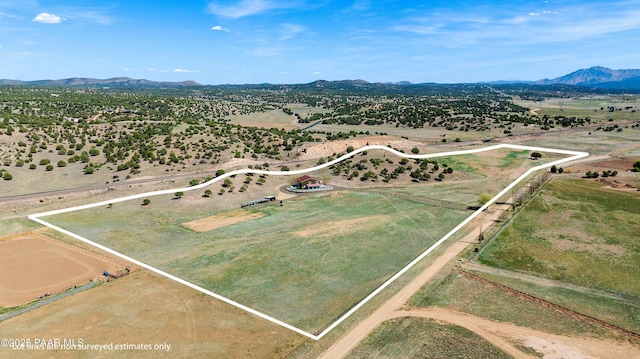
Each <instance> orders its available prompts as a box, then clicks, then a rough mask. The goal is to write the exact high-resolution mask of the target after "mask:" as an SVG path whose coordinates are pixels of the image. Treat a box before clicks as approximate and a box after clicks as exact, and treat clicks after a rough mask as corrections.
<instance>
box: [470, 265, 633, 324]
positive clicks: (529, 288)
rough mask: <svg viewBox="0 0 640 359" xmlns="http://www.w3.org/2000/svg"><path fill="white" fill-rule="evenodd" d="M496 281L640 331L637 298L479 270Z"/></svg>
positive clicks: (484, 275) (480, 273)
mask: <svg viewBox="0 0 640 359" xmlns="http://www.w3.org/2000/svg"><path fill="white" fill-rule="evenodd" d="M476 274H478V275H480V276H482V277H485V278H487V279H490V280H492V281H494V282H497V283H500V284H502V285H506V286H508V287H511V288H514V289H516V290H519V291H521V292H525V293H529V294H531V295H533V296H536V297H538V298H542V299H545V300H548V301H550V302H552V303H555V304H559V305H561V306H564V307H567V308H570V309H572V310H575V311H577V312H579V313H582V314H586V315H589V316H591V317H594V318H598V319H600V320H603V321H606V322H607V323H611V324H615V325H617V326H619V327H622V328H626V329H628V330H631V331H633V332H636V333H638V332H640V304H638V302H637V298H635V297H632V296H629V297H624V296H616V295H611V293H609V292H601V291H594V290H588V289H584V288H580V287H577V288H572V287H564V286H561V285H547V284H541V283H536V282H535V281H531V280H525V279H519V278H509V277H505V276H502V275H499V274H492V273H483V272H478V273H476Z"/></svg>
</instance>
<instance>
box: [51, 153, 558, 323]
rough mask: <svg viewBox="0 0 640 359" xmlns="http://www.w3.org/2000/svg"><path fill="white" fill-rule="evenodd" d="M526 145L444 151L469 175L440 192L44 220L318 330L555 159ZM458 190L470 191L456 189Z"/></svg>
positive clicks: (117, 211)
mask: <svg viewBox="0 0 640 359" xmlns="http://www.w3.org/2000/svg"><path fill="white" fill-rule="evenodd" d="M529 154H530V151H513V150H497V151H489V152H487V153H479V154H475V155H465V156H460V157H461V158H460V159H458V158H456V156H450V157H447V158H444V159H443V160H446V161H451V166H452V168H456V169H458V170H459V171H456V172H454V173H459V175H460V177H461V178H466V177H469V178H468V179H467V180H461V181H460V182H457V181H456V180H455V179H453V180H451V183H452V185H453V190H450V191H445V192H441V191H440V188H441V187H442V186H443V185H444V182H443V183H442V184H440V183H439V182H431V183H420V184H418V183H411V184H409V183H407V184H406V186H401V187H398V188H383V187H380V188H378V187H373V186H364V187H363V186H356V187H355V188H356V189H357V191H352V190H343V191H334V192H330V193H318V194H308V195H303V196H298V197H296V198H293V199H289V200H285V202H284V203H283V204H284V205H283V206H278V205H267V206H262V207H247V208H245V209H239V208H238V207H240V203H239V202H234V200H235V201H238V199H239V198H245V199H246V198H247V196H249V195H248V194H243V196H241V197H230V198H229V199H228V200H227V201H225V206H224V207H220V203H217V202H218V201H213V199H210V198H205V197H202V196H200V195H199V193H201V192H199V191H193V192H186V194H185V195H181V196H179V197H172V196H168V195H162V196H156V197H152V198H151V199H150V201H149V204H147V205H143V203H141V201H140V200H131V201H125V202H118V203H115V204H113V205H112V206H111V205H109V206H101V207H94V208H90V209H85V210H82V211H75V212H68V213H62V214H56V215H53V216H49V217H47V220H48V221H50V222H51V223H52V224H55V225H57V226H59V227H62V228H64V229H67V230H70V231H72V232H73V233H76V234H78V235H80V236H82V237H84V238H88V239H90V240H92V241H95V242H96V243H99V244H102V245H105V246H106V247H109V248H111V249H113V250H116V251H118V252H120V253H123V254H125V255H127V256H129V257H131V258H135V259H137V260H140V261H142V262H144V263H146V264H148V265H151V266H153V267H156V268H159V269H161V270H163V271H165V272H168V273H171V274H173V275H176V276H178V277H180V278H182V279H185V280H187V281H189V282H191V283H194V284H196V285H198V286H201V287H203V288H206V289H208V290H211V291H213V292H215V293H217V294H220V295H222V296H224V297H226V298H229V299H231V300H233V301H236V302H238V303H240V304H243V305H246V306H248V307H250V308H254V309H256V310H258V311H260V312H263V313H266V314H268V315H270V316H272V317H274V318H277V319H280V320H282V321H284V322H285V323H288V324H291V325H294V326H296V327H299V328H303V330H306V331H309V332H313V333H317V332H320V331H322V329H324V328H326V327H327V326H328V325H329V324H330V323H331V322H333V321H334V320H336V319H337V318H338V317H340V316H341V315H342V314H344V313H345V312H346V311H347V310H348V309H349V308H350V307H351V306H353V305H354V304H355V303H358V302H359V301H361V300H362V299H363V298H364V297H366V296H367V295H368V294H369V293H371V292H372V291H373V290H374V289H375V288H376V287H378V286H379V285H381V284H382V283H383V282H384V281H386V280H387V279H388V278H390V277H391V276H392V275H393V274H394V273H395V272H396V271H398V270H400V269H401V268H402V267H404V266H405V265H406V264H408V263H409V262H410V261H411V260H413V259H414V258H415V257H417V256H418V255H419V254H420V253H422V252H423V251H425V250H426V249H427V248H429V247H430V246H431V245H432V244H433V243H435V241H437V240H438V239H440V238H441V237H442V236H444V234H446V233H447V232H449V231H450V230H451V229H452V228H453V227H455V226H456V225H457V224H458V223H460V222H461V221H462V220H463V219H465V218H466V217H468V216H469V215H470V214H471V212H469V211H468V210H467V207H470V206H474V205H476V204H477V202H475V201H476V200H477V198H478V196H479V195H480V194H482V193H484V192H488V193H493V194H495V193H496V192H497V191H499V190H500V189H502V187H504V186H506V185H507V184H508V183H509V182H511V181H513V179H515V178H516V177H518V176H519V175H520V174H521V173H522V172H524V171H525V170H526V169H528V168H530V167H531V166H534V165H539V164H542V163H544V161H550V160H552V159H557V158H559V157H560V156H558V155H554V154H550V153H545V154H544V156H543V159H541V160H537V161H533V160H531V159H529ZM464 170H469V171H471V172H464ZM473 172H475V173H473ZM272 177H273V176H270V177H269V178H272ZM289 177H291V176H284V179H280V180H279V181H280V183H287V181H290V179H288V178H289ZM498 178H500V180H497V179H498ZM234 180H237V178H235V179H234ZM272 181H273V180H272ZM358 182H360V183H362V181H358ZM358 182H356V183H358ZM272 184H273V183H272ZM280 186H281V185H280ZM252 188H264V187H263V186H257V187H255V186H254V187H252ZM462 188H465V193H464V194H463V195H460V194H458V195H457V196H456V195H455V193H456V192H457V191H459V190H461V189H462ZM439 191H440V192H441V193H440V195H438V194H437V192H439ZM449 195H450V196H451V198H449ZM224 196H230V195H229V194H225V195H224ZM207 203H209V205H207ZM233 203H235V205H236V207H235V209H234V208H233ZM96 218H100V220H99V221H96V220H95V219H96ZM365 224H366V225H365ZM311 308H312V309H311Z"/></svg>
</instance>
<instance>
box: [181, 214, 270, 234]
mask: <svg viewBox="0 0 640 359" xmlns="http://www.w3.org/2000/svg"><path fill="white" fill-rule="evenodd" d="M262 216H264V213H262V212H249V211H247V210H244V209H238V210H234V211H228V212H223V213H218V214H214V215H213V216H209V217H205V218H200V219H196V220H195V221H190V222H185V223H183V224H182V225H183V226H184V227H186V228H189V229H190V230H192V231H195V232H199V233H202V232H209V231H213V230H215V229H218V228H223V227H226V226H230V225H232V224H236V223H242V222H246V221H250V220H252V219H256V218H260V217H262Z"/></svg>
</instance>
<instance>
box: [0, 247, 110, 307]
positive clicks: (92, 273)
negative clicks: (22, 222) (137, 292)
mask: <svg viewBox="0 0 640 359" xmlns="http://www.w3.org/2000/svg"><path fill="white" fill-rule="evenodd" d="M105 270H112V268H111V267H110V266H109V264H107V263H105V262H103V261H100V260H98V259H96V258H92V257H89V256H86V255H84V254H82V253H78V252H75V251H72V250H70V249H67V248H63V247H61V246H57V245H55V244H52V243H48V242H45V241H43V240H41V239H38V238H35V237H31V236H29V235H28V234H26V235H25V236H24V237H20V238H16V239H12V240H9V241H6V242H0V283H2V284H0V306H3V307H12V306H17V305H21V304H25V303H27V302H30V301H32V300H35V299H37V297H39V296H42V295H44V294H46V293H57V292H61V291H63V290H65V289H67V288H69V287H73V286H74V285H81V284H85V283H87V282H88V281H89V280H90V279H94V278H97V277H99V276H100V275H101V274H102V272H103V271H105Z"/></svg>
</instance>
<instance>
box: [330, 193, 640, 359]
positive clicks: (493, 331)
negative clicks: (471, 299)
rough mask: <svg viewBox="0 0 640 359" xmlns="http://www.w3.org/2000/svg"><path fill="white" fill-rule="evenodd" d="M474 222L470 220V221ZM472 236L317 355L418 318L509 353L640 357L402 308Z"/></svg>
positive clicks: (609, 344) (623, 349)
mask: <svg viewBox="0 0 640 359" xmlns="http://www.w3.org/2000/svg"><path fill="white" fill-rule="evenodd" d="M508 206H509V205H501V206H495V208H494V211H493V213H487V214H485V217H484V218H483V219H482V220H483V221H489V220H496V219H498V218H499V216H500V214H501V213H502V212H503V211H504V210H505V209H507V208H508ZM472 223H473V222H472ZM476 238H477V232H475V231H474V232H472V233H470V234H469V235H467V236H465V237H464V238H462V239H460V240H458V241H457V242H455V243H453V244H452V245H451V246H450V247H449V248H448V249H447V250H446V252H445V253H444V254H443V255H442V256H440V257H439V258H438V259H437V260H436V261H435V262H434V263H433V264H432V265H431V266H429V267H428V268H427V269H425V270H424V271H423V272H422V273H420V274H419V275H418V276H417V277H416V278H415V279H414V280H413V281H411V282H410V283H409V284H408V285H407V286H405V287H404V288H402V290H400V291H399V292H398V293H396V295H394V296H393V297H392V298H391V299H390V300H389V301H387V302H386V303H385V304H383V305H382V306H381V307H379V308H378V309H377V310H376V311H375V312H373V313H372V314H371V315H370V316H369V317H368V318H366V319H365V320H363V321H362V322H360V323H359V324H358V325H357V326H355V327H354V328H353V329H352V330H351V331H349V332H348V333H346V334H345V335H343V336H342V337H341V338H340V339H339V340H338V341H337V342H336V343H334V344H333V345H332V346H331V347H330V348H329V349H328V350H327V351H325V352H324V353H323V355H322V356H321V358H327V359H328V358H342V357H345V356H346V355H347V354H348V353H349V352H350V351H351V350H352V349H353V348H355V347H356V346H357V345H358V344H359V343H360V341H362V340H363V339H365V338H366V337H367V336H368V335H369V333H370V332H371V331H373V330H374V329H375V328H376V327H378V326H379V325H380V324H382V323H383V322H385V321H386V320H389V319H392V318H397V317H422V318H430V319H435V320H439V321H442V322H446V323H450V324H454V325H458V326H461V327H464V328H467V329H469V330H471V331H473V332H474V333H476V334H478V335H480V336H481V337H483V338H484V339H486V340H487V341H489V342H490V343H491V344H492V345H494V346H495V347H497V348H499V349H500V350H502V351H504V352H505V353H507V354H509V355H511V356H513V357H514V358H518V359H519V358H523V359H529V358H535V357H534V356H531V355H529V354H526V353H524V352H522V351H521V350H519V349H518V348H517V347H516V346H515V345H514V343H518V344H521V345H525V346H527V347H530V348H533V349H535V350H536V351H537V352H539V353H543V354H544V357H545V358H547V359H549V358H550V359H560V358H640V348H637V347H634V346H632V345H630V344H626V343H621V342H615V341H612V340H600V339H594V338H576V337H567V336H561V335H555V334H549V333H545V332H541V331H537V330H533V329H530V328H525V327H519V326H516V325H513V324H507V323H499V322H494V321H491V320H488V319H484V318H479V317H476V316H473V315H470V314H465V313H458V312H453V311H449V310H446V309H441V308H427V309H417V310H409V311H404V310H401V308H402V307H403V306H404V305H405V303H406V302H407V301H408V300H409V298H410V297H411V296H413V294H414V293H416V292H417V291H418V290H420V288H422V286H423V285H424V284H425V283H426V282H427V281H429V280H430V279H431V278H432V277H433V276H435V275H436V274H437V273H438V272H439V271H440V270H442V268H443V267H444V266H445V265H446V264H447V263H449V262H450V261H451V260H452V259H454V258H455V257H456V256H457V255H458V254H459V253H460V252H462V250H464V249H465V248H466V247H467V246H468V245H469V244H470V243H473V242H474V241H475V240H476Z"/></svg>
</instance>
